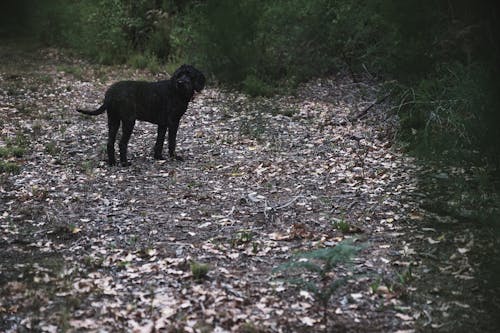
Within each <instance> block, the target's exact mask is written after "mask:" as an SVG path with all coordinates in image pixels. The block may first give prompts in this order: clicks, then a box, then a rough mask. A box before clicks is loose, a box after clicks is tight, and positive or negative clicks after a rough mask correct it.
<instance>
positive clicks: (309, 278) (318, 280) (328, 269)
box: [275, 241, 361, 323]
mask: <svg viewBox="0 0 500 333" xmlns="http://www.w3.org/2000/svg"><path fill="white" fill-rule="evenodd" d="M360 249H361V247H360V246H355V245H354V244H353V241H343V242H341V243H338V244H337V245H336V246H335V247H329V248H323V249H317V250H313V251H309V252H302V253H298V254H296V255H294V256H293V257H292V258H291V260H290V261H288V262H286V263H284V264H282V265H280V266H278V267H277V268H276V269H275V271H277V272H283V273H284V274H285V275H286V276H287V277H286V280H287V281H288V282H289V283H290V284H292V285H295V286H297V287H299V288H301V289H305V290H307V291H309V292H311V293H312V295H313V296H314V299H315V300H316V301H317V302H318V304H319V305H320V306H321V307H322V309H323V311H324V312H323V320H324V322H325V323H326V320H327V309H328V302H329V301H330V298H331V297H332V295H333V294H334V293H335V292H336V290H337V289H338V288H339V287H340V286H341V285H342V284H343V283H344V281H345V279H344V278H339V277H337V274H336V272H335V270H336V269H337V268H338V266H340V265H342V264H346V263H349V262H350V260H351V258H352V257H353V256H354V255H355V254H356V253H357V252H358V251H359V250H360Z"/></svg>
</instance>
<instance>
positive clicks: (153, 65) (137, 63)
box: [128, 53, 160, 73]
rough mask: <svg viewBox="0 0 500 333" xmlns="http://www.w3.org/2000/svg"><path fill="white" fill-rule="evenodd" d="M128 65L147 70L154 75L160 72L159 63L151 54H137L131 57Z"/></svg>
mask: <svg viewBox="0 0 500 333" xmlns="http://www.w3.org/2000/svg"><path fill="white" fill-rule="evenodd" d="M128 64H129V65H130V66H132V67H134V68H139V69H146V68H147V69H149V70H150V71H151V72H153V73H156V72H158V71H159V70H160V61H159V60H158V58H157V57H156V56H155V55H154V54H152V53H144V54H143V53H137V54H134V55H133V56H131V57H130V58H129V60H128Z"/></svg>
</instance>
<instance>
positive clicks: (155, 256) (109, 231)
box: [0, 46, 472, 332]
mask: <svg viewBox="0 0 500 333" xmlns="http://www.w3.org/2000/svg"><path fill="white" fill-rule="evenodd" d="M0 57H1V59H2V62H1V64H2V65H1V68H0V80H1V87H0V111H1V115H0V125H1V133H0V135H1V136H0V148H1V149H2V151H3V153H2V154H3V157H2V159H3V161H2V163H3V164H2V165H3V168H4V172H3V173H2V174H0V177H1V178H0V179H1V180H0V195H1V201H0V211H1V213H0V242H1V243H0V252H1V254H0V318H1V319H0V330H2V331H8V332H10V331H12V332H14V331H48V332H55V331H65V330H70V331H79V330H80V331H110V332H111V331H113V332H114V331H116V332H118V331H135V332H152V331H154V329H160V330H161V329H163V330H164V331H186V332H192V331H196V332H211V331H214V332H224V331H235V332H261V331H262V332H268V331H271V332H291V331H298V332H300V331H304V332H306V331H307V332H309V331H311V329H312V330H313V331H353V332H354V331H356V332H358V331H366V332H388V331H407V330H409V331H412V330H415V329H416V330H427V329H432V328H442V327H443V325H444V324H443V322H439V321H436V320H435V319H434V320H433V318H435V317H434V315H432V314H431V313H430V310H429V307H433V305H432V304H428V303H426V302H427V301H428V299H425V297H421V298H418V297H414V293H415V291H416V289H415V287H413V286H412V281H413V279H415V278H422V276H421V275H419V274H424V275H425V270H424V268H423V266H422V260H423V259H422V258H421V256H420V253H417V251H416V250H415V248H414V245H415V244H410V243H409V242H408V232H410V231H411V232H413V233H414V234H413V236H412V237H417V236H418V237H417V238H418V239H419V240H424V241H426V240H427V238H428V237H431V239H433V238H432V237H434V236H433V235H434V232H435V230H434V231H433V230H431V229H432V228H427V229H426V228H424V230H421V229H418V230H416V229H415V228H414V226H415V224H416V223H419V222H420V221H422V219H423V214H424V213H423V212H422V211H421V210H420V209H419V208H418V206H419V205H418V201H419V200H420V196H419V193H415V192H416V189H417V186H416V172H417V168H416V167H415V166H414V161H413V160H412V159H410V158H408V157H405V156H403V155H402V154H401V153H399V152H398V151H397V150H396V149H394V148H393V146H392V144H391V142H390V137H389V136H390V135H391V132H392V131H391V127H392V126H393V125H392V124H391V122H390V121H389V120H387V117H386V115H385V114H384V112H383V106H377V107H375V108H373V109H372V110H370V116H369V117H368V119H365V120H363V121H360V122H357V123H351V122H350V121H349V119H348V116H349V115H350V114H351V112H355V111H356V110H357V109H356V108H359V107H362V106H363V105H364V104H363V103H369V102H371V101H372V100H374V98H375V97H376V96H375V94H376V92H377V89H376V87H374V86H370V85H366V84H352V83H350V82H349V80H347V79H343V78H337V79H335V78H332V79H330V80H321V81H317V82H314V83H310V84H308V85H305V86H304V87H302V88H301V89H299V91H298V93H297V96H295V97H282V98H275V99H266V100H264V99H262V100H260V99H257V100H250V99H248V98H246V97H244V96H240V95H235V94H230V93H227V92H222V91H220V90H218V89H215V88H210V87H209V88H208V89H207V90H206V91H205V92H204V93H203V94H202V95H201V96H199V97H198V98H197V99H196V100H195V101H194V102H193V103H192V104H191V105H190V107H189V110H188V112H187V114H186V116H185V118H184V119H183V121H182V123H181V127H180V130H179V137H178V151H179V153H180V154H181V155H182V156H184V157H185V162H172V161H166V162H157V161H154V160H153V159H152V153H151V152H152V147H153V144H154V140H155V133H156V131H155V128H154V126H152V125H150V124H146V123H138V124H137V126H136V129H135V131H134V134H133V136H132V139H131V143H130V146H129V151H130V160H131V162H132V166H131V167H129V168H120V167H113V168H110V167H108V166H107V165H106V164H105V161H104V147H105V137H106V117H105V116H101V117H97V118H89V117H83V116H81V115H79V114H77V113H76V112H75V111H74V110H75V109H76V108H77V107H82V106H86V107H94V106H97V105H98V104H99V103H100V102H101V99H102V96H103V92H104V90H105V88H106V87H107V86H108V85H109V84H110V83H112V82H114V81H117V80H121V79H133V78H135V79H139V78H140V79H148V80H155V79H158V77H162V76H161V75H160V76H157V77H156V78H155V77H153V76H152V75H149V74H148V73H146V72H139V71H134V70H131V69H127V68H106V67H100V66H94V65H89V64H87V63H85V62H83V61H81V60H78V59H75V58H71V57H68V56H66V55H64V54H62V53H60V52H59V51H57V50H52V49H44V50H41V51H40V50H32V52H30V53H26V52H25V51H22V52H21V51H19V50H17V49H16V48H15V47H8V46H3V47H2V48H1V49H0ZM381 124H382V125H381ZM16 148H17V149H18V150H17V152H16ZM345 239H350V240H353V239H354V240H355V241H354V244H355V245H358V246H360V248H361V250H360V251H359V252H357V253H356V255H355V257H354V259H353V260H352V263H350V264H348V263H341V264H339V266H337V267H335V269H333V270H332V271H331V272H327V274H326V275H325V276H323V277H322V278H321V281H319V284H318V285H319V286H320V287H319V288H321V286H324V285H325V284H324V283H325V281H336V280H339V281H340V279H341V278H345V280H343V281H344V282H343V283H341V285H340V287H339V288H338V290H336V291H335V293H333V295H332V297H331V298H330V299H329V302H328V303H327V304H326V306H324V305H323V304H322V303H321V302H320V301H319V300H318V299H317V297H316V298H315V294H314V292H312V291H300V289H299V288H297V287H295V286H294V285H293V284H290V283H288V282H287V280H286V279H285V278H286V277H287V276H288V273H290V272H283V271H282V270H275V268H276V267H278V266H279V265H280V264H283V263H286V262H288V261H289V260H290V259H291V257H292V256H293V255H294V254H296V253H302V252H307V251H310V250H314V249H318V248H325V249H332V248H334V247H335V246H336V245H337V244H338V243H339V242H341V241H343V240H345ZM435 241H436V242H439V239H438V238H436V239H435ZM464 242H465V244H464V247H463V248H464V249H466V250H467V249H468V248H467V239H464ZM420 244H428V243H425V242H424V243H420ZM431 244H432V243H431ZM471 246H472V245H471ZM466 250H463V251H461V252H464V253H462V255H465V253H466V252H467V251H468V250H467V251H466ZM193 262H196V263H204V264H208V273H207V275H206V277H205V278H202V279H200V280H196V279H195V278H194V276H193V272H194V274H197V272H196V267H193ZM450 265H452V266H453V265H455V264H454V263H453V261H452V262H451V263H450ZM456 265H457V266H460V263H457V264H456ZM412 267H413V268H412ZM453 267H455V266H453ZM201 270H203V267H202V268H201ZM415 272H417V273H415ZM468 273H469V271H468V269H467V268H465V269H464V271H462V272H461V273H460V274H461V275H463V276H467V275H468ZM200 274H201V275H203V272H202V273H200ZM300 277H301V279H302V281H318V278H317V276H315V275H314V274H313V272H311V271H305V272H302V273H301V275H300ZM315 279H316V280H315ZM428 289H429V290H431V288H428ZM319 294H321V292H320V293H319ZM316 296H317V295H316ZM431 303H432V301H431ZM427 305H428V306H427ZM456 306H457V307H463V308H467V307H470V306H469V305H468V304H466V302H458V305H456ZM325 318H327V319H326V320H325ZM440 318H443V316H441V317H440ZM433 325H434V326H433Z"/></svg>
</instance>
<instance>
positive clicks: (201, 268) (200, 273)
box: [190, 261, 210, 281]
mask: <svg viewBox="0 0 500 333" xmlns="http://www.w3.org/2000/svg"><path fill="white" fill-rule="evenodd" d="M190 269H191V274H193V279H194V280H195V281H201V280H203V279H205V278H206V277H207V274H208V271H209V270H210V267H209V266H208V265H207V264H203V263H199V262H196V261H193V262H191V264H190Z"/></svg>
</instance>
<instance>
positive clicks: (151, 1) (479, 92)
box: [0, 0, 500, 220]
mask: <svg viewBox="0 0 500 333" xmlns="http://www.w3.org/2000/svg"><path fill="white" fill-rule="evenodd" d="M0 13H1V15H2V17H1V23H0V34H1V35H2V36H3V37H6V38H9V37H10V38H13V37H25V38H29V40H30V41H36V42H37V43H41V44H44V45H54V46H59V47H65V48H67V49H69V50H72V51H74V52H77V53H79V54H81V55H83V56H85V57H88V58H89V59H91V60H93V61H97V62H101V63H105V64H117V63H128V64H130V65H132V66H136V67H141V68H150V69H152V70H158V69H159V68H161V66H164V65H166V66H167V67H166V68H174V66H176V65H178V64H180V63H182V62H192V63H194V64H196V65H197V66H199V67H200V68H202V69H203V70H204V71H206V72H207V73H209V74H210V75H211V76H212V78H215V79H216V80H217V81H218V82H220V83H222V84H224V85H227V86H230V87H233V88H236V89H241V90H242V91H244V92H246V93H248V94H250V95H254V96H256V95H264V96H265V95H273V94H276V93H284V92H286V93H289V92H293V88H294V87H296V85H297V84H299V83H301V82H303V81H306V80H308V79H311V78H315V77H320V76H326V75H331V74H333V73H337V72H345V73H349V75H351V77H352V79H353V80H360V79H362V78H366V77H370V78H372V79H376V80H381V81H385V82H388V83H387V89H388V91H390V92H391V97H392V101H393V102H394V105H395V107H394V108H393V111H394V112H396V113H398V115H399V117H400V119H401V126H400V128H399V129H397V134H398V136H397V137H398V139H399V143H400V144H401V145H402V146H403V147H405V148H406V149H407V150H408V151H409V152H412V153H415V154H418V156H421V157H423V158H425V159H429V160H430V161H432V162H433V163H434V162H436V163H444V164H446V165H448V166H449V165H454V166H457V167H461V166H467V167H469V166H472V167H474V169H473V170H476V171H475V172H474V174H471V175H470V177H469V178H468V179H470V180H471V182H472V185H471V183H470V182H469V183H468V184H467V185H464V186H466V187H467V189H464V188H462V187H460V186H462V185H460V184H461V183H457V182H455V181H454V180H453V179H451V180H450V184H448V185H449V186H451V187H450V188H448V191H449V192H450V193H459V194H457V195H458V196H459V197H460V198H463V195H462V194H463V193H464V191H466V192H471V190H472V192H473V193H474V195H473V197H474V198H476V199H477V198H480V197H481V196H482V194H483V192H485V191H486V192H488V191H489V192H491V191H494V192H496V191H497V190H498V182H497V179H498V175H499V172H498V170H500V130H499V126H500V112H499V106H500V84H499V83H500V75H499V74H500V73H499V66H498V63H499V59H500V49H499V46H500V43H499V37H500V36H499V34H500V26H499V25H500V24H499V22H500V17H499V10H498V5H497V4H496V1H468V0H454V1H445V0H426V1H421V0H405V1H401V0H371V1H362V0H337V1H330V0H288V1H263V0H242V1H232V0H213V1H212V0H207V1H201V0H137V1H132V0H86V1H83V0H80V1H79V0H71V1H66V0H64V1H63V0H46V1H29V0H16V1H2V4H1V5H0ZM476 199H470V200H469V201H468V202H463V203H464V204H469V205H472V206H473V205H476V204H477V202H476V201H475V200H476ZM460 200H461V199H460ZM477 200H480V199H477ZM459 202H460V201H459ZM483 203H484V202H483ZM489 204H490V203H488V202H486V205H489ZM490 206H495V205H494V204H492V205H490ZM487 215H488V214H487ZM488 216H489V217H486V219H489V220H491V219H492V218H493V217H492V216H496V214H490V215H488Z"/></svg>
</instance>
